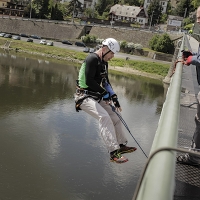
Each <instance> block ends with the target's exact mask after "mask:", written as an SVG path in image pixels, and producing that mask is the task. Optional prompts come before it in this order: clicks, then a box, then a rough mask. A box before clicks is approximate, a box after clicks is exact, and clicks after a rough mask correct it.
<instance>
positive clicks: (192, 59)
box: [183, 54, 200, 66]
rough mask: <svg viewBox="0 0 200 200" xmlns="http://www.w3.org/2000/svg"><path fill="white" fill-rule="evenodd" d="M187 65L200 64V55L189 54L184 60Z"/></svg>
mask: <svg viewBox="0 0 200 200" xmlns="http://www.w3.org/2000/svg"><path fill="white" fill-rule="evenodd" d="M183 63H184V64H185V65H198V66H199V65H200V55H199V54H193V55H191V56H189V57H188V58H187V59H186V60H185V61H184V62H183Z"/></svg>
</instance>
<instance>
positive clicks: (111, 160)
mask: <svg viewBox="0 0 200 200" xmlns="http://www.w3.org/2000/svg"><path fill="white" fill-rule="evenodd" d="M110 162H114V163H117V164H122V163H126V162H128V159H127V160H126V161H122V162H119V161H116V160H113V159H110Z"/></svg>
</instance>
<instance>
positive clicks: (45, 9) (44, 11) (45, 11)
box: [39, 0, 50, 19]
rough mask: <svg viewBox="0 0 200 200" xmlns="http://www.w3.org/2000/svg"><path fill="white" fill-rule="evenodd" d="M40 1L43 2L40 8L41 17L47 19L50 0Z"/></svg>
mask: <svg viewBox="0 0 200 200" xmlns="http://www.w3.org/2000/svg"><path fill="white" fill-rule="evenodd" d="M40 2H41V7H40V9H39V15H40V18H41V19H47V18H48V16H49V14H50V10H49V0H40Z"/></svg>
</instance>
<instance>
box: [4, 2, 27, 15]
mask: <svg viewBox="0 0 200 200" xmlns="http://www.w3.org/2000/svg"><path fill="white" fill-rule="evenodd" d="M24 7H25V5H22V4H16V3H12V2H11V0H0V14H1V15H9V16H20V17H23V14H24Z"/></svg>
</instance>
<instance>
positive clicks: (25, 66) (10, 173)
mask: <svg viewBox="0 0 200 200" xmlns="http://www.w3.org/2000/svg"><path fill="white" fill-rule="evenodd" d="M77 75H78V68H77V67H74V66H73V64H70V63H68V62H66V63H56V62H53V61H49V60H47V59H46V60H44V58H34V59H33V58H30V57H28V56H21V55H17V56H16V55H15V54H12V53H9V54H8V53H5V52H1V53H0V94H1V98H0V143H1V145H0V177H1V179H0V199H2V200H10V199H11V200H32V199H34V200H122V199H125V200H131V199H132V197H133V194H134V190H135V188H136V184H137V181H138V179H139V176H140V174H141V172H142V169H143V167H144V165H145V162H146V160H147V159H146V157H145V156H144V154H143V152H142V151H141V150H140V149H139V147H138V146H137V144H136V142H135V141H134V139H133V138H132V136H131V135H130V134H129V132H128V131H127V130H126V129H125V130H126V133H127V137H128V140H129V143H128V144H129V145H132V146H136V147H137V148H138V150H137V151H136V152H134V153H131V154H126V157H128V159H129V161H128V162H127V163H124V164H116V163H112V162H110V161H109V154H108V151H107V149H106V147H105V145H104V143H103V141H102V139H101V137H100V134H99V131H98V122H97V121H96V120H95V119H93V118H92V117H90V116H89V115H87V114H86V113H84V112H83V111H80V112H76V111H75V108H74V99H73V94H74V91H75V80H76V79H77ZM110 81H111V83H112V86H113V87H114V90H115V91H116V93H117V94H118V97H119V101H120V104H121V106H122V109H123V111H122V116H123V119H124V120H125V121H126V123H127V125H128V127H129V129H130V131H131V133H132V134H133V136H134V138H135V139H136V140H137V142H138V143H139V144H140V146H141V147H142V149H143V150H144V151H145V153H146V154H147V155H148V154H149V151H150V148H151V145H152V142H153V138H154V135H155V132H156V129H157V125H158V120H159V117H160V112H161V109H162V105H163V101H164V98H165V95H164V93H165V91H164V88H163V85H162V83H161V81H157V80H153V79H148V78H142V77H139V76H132V77H124V76H119V75H118V76H117V75H112V74H111V75H110Z"/></svg>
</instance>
